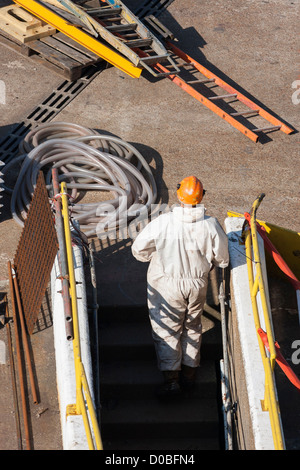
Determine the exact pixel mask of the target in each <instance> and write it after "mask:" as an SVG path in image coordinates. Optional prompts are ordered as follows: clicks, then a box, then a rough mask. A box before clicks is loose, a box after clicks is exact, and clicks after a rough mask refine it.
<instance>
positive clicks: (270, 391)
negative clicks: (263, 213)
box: [245, 197, 284, 450]
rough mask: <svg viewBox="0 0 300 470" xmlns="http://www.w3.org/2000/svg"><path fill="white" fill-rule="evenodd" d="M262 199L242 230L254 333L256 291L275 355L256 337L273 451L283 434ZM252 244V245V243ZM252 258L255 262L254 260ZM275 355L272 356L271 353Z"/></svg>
mask: <svg viewBox="0 0 300 470" xmlns="http://www.w3.org/2000/svg"><path fill="white" fill-rule="evenodd" d="M261 200H262V197H259V198H257V200H256V201H255V202H254V204H253V206H252V211H251V227H249V228H248V229H247V230H246V231H245V254H246V259H247V269H248V278H249V287H250V297H251V303H252V309H253V317H254V324H255V329H256V331H257V330H258V328H260V319H259V314H258V307H257V302H256V295H257V293H258V291H259V292H260V297H261V302H262V308H263V316H264V320H265V324H266V330H267V334H268V342H269V345H270V351H273V348H271V346H272V345H273V346H274V352H272V353H271V354H270V357H268V356H267V354H266V350H265V346H264V344H263V342H262V340H261V338H260V336H259V335H258V334H257V337H258V342H259V348H260V353H261V357H262V361H263V367H264V372H265V397H264V400H263V401H262V407H263V410H264V411H268V412H269V417H270V424H271V430H272V436H273V441H274V447H275V450H283V449H284V440H283V435H282V429H281V423H280V418H279V416H280V409H279V405H278V402H277V398H276V393H275V384H274V373H273V370H274V365H275V359H276V351H275V344H274V338H273V332H272V328H271V322H270V316H269V308H268V304H267V301H266V293H265V288H264V282H263V275H262V269H261V262H260V253H259V247H258V240H257V230H256V210H257V208H258V206H259V204H260V202H261ZM251 242H252V243H251ZM252 246H253V256H252ZM253 257H254V260H253ZM253 261H254V262H255V267H256V277H255V279H254V276H253V266H252V262H253ZM274 353H275V354H274Z"/></svg>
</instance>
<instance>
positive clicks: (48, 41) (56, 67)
mask: <svg viewBox="0 0 300 470" xmlns="http://www.w3.org/2000/svg"><path fill="white" fill-rule="evenodd" d="M0 44H1V45H3V46H5V47H8V48H9V49H13V50H14V51H16V52H18V53H20V54H22V55H23V56H27V57H30V59H31V60H32V61H33V62H35V63H38V64H41V65H43V66H46V67H47V68H49V69H51V70H53V71H54V72H56V73H58V74H59V75H61V76H63V77H64V78H66V79H67V80H70V81H73V80H78V78H80V77H81V76H82V75H83V74H84V71H85V70H86V68H87V67H89V66H91V65H95V64H97V63H99V62H102V61H103V59H101V57H99V56H97V55H96V54H94V53H93V52H91V51H89V50H88V49H86V48H85V47H83V46H81V45H80V44H78V43H77V42H75V41H73V40H72V39H71V38H69V37H67V36H65V35H64V34H63V33H60V32H58V33H56V34H54V35H52V36H48V37H45V38H40V39H36V40H33V41H30V42H27V43H25V44H23V43H22V42H20V41H19V40H18V39H16V38H15V37H12V36H10V35H9V34H8V33H7V32H6V31H4V30H1V29H0Z"/></svg>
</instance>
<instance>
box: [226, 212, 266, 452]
mask: <svg viewBox="0 0 300 470" xmlns="http://www.w3.org/2000/svg"><path fill="white" fill-rule="evenodd" d="M244 220H245V219H244V218H239V217H228V218H226V219H225V231H226V233H227V237H228V247H229V255H230V271H231V279H232V286H233V292H232V296H233V298H234V303H235V306H236V314H237V323H238V330H239V335H240V342H241V349H242V359H243V364H244V370H245V376H246V387H247V391H248V399H249V407H250V416H251V420H252V428H253V435H254V442H255V449H256V450H274V441H273V436H272V429H271V424H270V419H269V413H268V412H267V411H262V407H261V400H263V399H264V389H265V380H264V375H265V373H264V368H263V363H262V358H261V354H260V350H259V344H258V340H257V333H256V331H255V324H254V318H253V314H252V305H251V297H250V288H249V281H248V271H247V263H246V254H245V246H244V245H241V244H240V243H239V240H240V238H241V235H242V227H243V223H244ZM258 243H259V250H260V256H261V262H262V269H263V273H264V281H265V289H266V295H267V301H268V303H269V304H270V301H269V294H268V292H269V291H268V284H267V276H266V262H265V251H264V243H263V240H262V238H261V237H260V236H259V235H258ZM257 300H258V309H259V317H260V321H261V326H262V328H263V329H264V320H263V315H262V307H261V303H260V297H259V295H258V297H257Z"/></svg>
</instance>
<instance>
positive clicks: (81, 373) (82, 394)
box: [60, 182, 103, 450]
mask: <svg viewBox="0 0 300 470" xmlns="http://www.w3.org/2000/svg"><path fill="white" fill-rule="evenodd" d="M60 196H61V201H62V215H63V219H64V232H65V241H66V251H67V260H68V273H69V283H70V295H71V306H72V317H73V330H74V339H73V353H74V365H75V377H76V403H75V405H69V406H68V407H67V414H76V415H82V418H83V422H84V427H85V431H86V435H87V441H88V445H89V449H90V450H95V445H94V440H93V436H92V432H91V427H90V422H91V425H92V429H93V431H94V438H95V443H96V449H97V450H103V447H102V441H101V436H100V431H99V426H98V421H97V417H96V412H95V409H94V406H93V401H92V398H91V394H90V390H89V385H88V381H87V379H86V374H85V370H84V366H83V363H82V361H81V348H80V334H79V323H78V310H77V294H76V280H75V272H74V262H73V249H72V239H71V230H70V221H69V206H68V194H67V185H66V183H65V182H63V183H62V184H61V192H60ZM85 400H86V403H85ZM87 409H88V411H89V414H90V419H89V417H88V414H87Z"/></svg>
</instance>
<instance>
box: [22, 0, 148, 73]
mask: <svg viewBox="0 0 300 470" xmlns="http://www.w3.org/2000/svg"><path fill="white" fill-rule="evenodd" d="M14 2H15V3H17V4H18V5H20V6H21V7H23V8H25V10H27V11H29V12H30V13H31V14H32V15H35V16H37V17H38V18H40V19H41V20H42V21H45V22H46V23H47V24H50V25H51V26H53V27H54V28H56V29H57V30H59V31H61V32H62V33H64V34H65V35H66V36H69V37H70V38H71V39H73V40H74V41H76V42H78V43H79V44H81V45H82V46H84V47H86V48H87V49H88V50H90V51H92V52H94V53H95V54H96V55H98V56H99V57H101V58H102V59H104V60H106V61H107V62H109V63H110V64H112V65H113V66H115V67H117V68H118V69H120V70H122V71H123V72H125V73H127V75H129V76H130V77H133V78H139V76H140V75H141V73H142V68H140V67H136V66H135V65H133V64H132V63H131V62H130V61H129V60H127V59H126V58H124V57H122V56H121V55H120V54H118V53H117V52H115V51H113V50H112V49H110V48H109V47H107V46H105V45H104V44H103V43H101V42H100V41H98V40H97V39H96V38H93V37H91V36H90V35H89V34H87V33H86V32H84V31H81V30H80V29H79V28H77V27H76V26H74V25H72V24H70V23H68V22H67V21H66V20H65V19H63V18H61V17H60V16H59V15H57V14H56V13H54V12H53V11H51V10H49V9H48V8H46V7H44V6H43V5H40V4H39V3H37V2H36V1H34V0H14Z"/></svg>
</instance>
